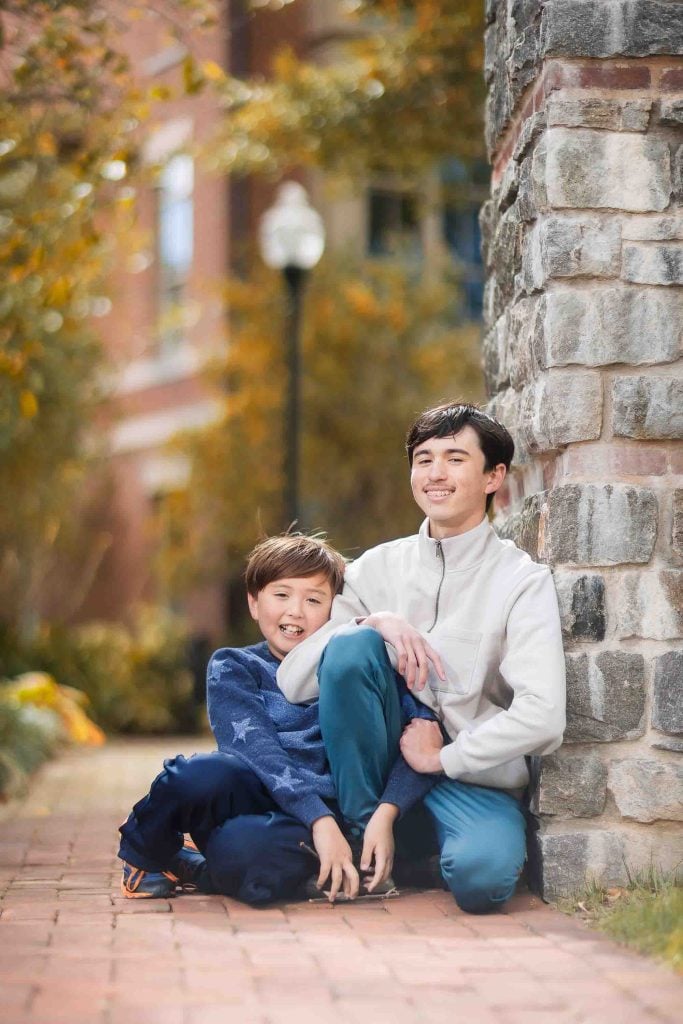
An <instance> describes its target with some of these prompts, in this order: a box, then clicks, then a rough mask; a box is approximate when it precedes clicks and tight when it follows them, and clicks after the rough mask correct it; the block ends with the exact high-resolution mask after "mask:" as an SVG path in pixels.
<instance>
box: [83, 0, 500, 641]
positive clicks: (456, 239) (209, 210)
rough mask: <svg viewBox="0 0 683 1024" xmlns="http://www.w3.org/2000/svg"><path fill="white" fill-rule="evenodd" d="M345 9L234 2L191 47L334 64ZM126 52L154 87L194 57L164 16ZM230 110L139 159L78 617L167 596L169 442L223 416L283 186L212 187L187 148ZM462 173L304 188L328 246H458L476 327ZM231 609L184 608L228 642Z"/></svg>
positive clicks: (173, 111) (154, 144)
mask: <svg viewBox="0 0 683 1024" xmlns="http://www.w3.org/2000/svg"><path fill="white" fill-rule="evenodd" d="M341 6H342V5H341V4H340V3H339V0H308V2H304V3H296V4H292V5H291V6H290V5H283V8H282V10H280V11H279V12H277V14H274V13H273V12H272V11H268V12H263V13H259V12H258V11H256V12H255V13H254V11H253V9H252V5H250V4H249V3H248V2H247V0H232V2H230V3H227V4H225V5H222V9H223V11H222V18H221V21H220V24H219V25H218V27H217V29H216V30H215V31H213V32H212V33H211V34H210V35H209V36H201V35H198V36H197V39H196V51H197V54H198V56H199V57H200V59H204V60H211V61H214V62H216V63H217V64H219V65H221V66H222V67H224V68H226V69H228V70H229V71H230V72H231V73H232V74H234V75H238V76H240V77H247V76H250V75H252V74H258V73H260V74H267V73H268V68H269V66H270V62H271V59H272V56H273V54H274V53H275V51H276V50H277V49H278V48H279V47H281V46H282V45H283V44H288V45H289V46H291V47H293V48H294V50H295V51H296V52H298V53H299V54H306V55H308V56H309V57H310V56H312V57H315V58H316V59H319V60H321V61H323V62H324V61H325V60H327V59H329V57H330V55H331V54H333V53H334V50H335V47H337V46H338V45H339V42H340V40H341V39H343V37H344V34H345V33H346V32H348V31H349V28H348V23H346V22H344V20H343V19H342V18H341V17H340V9H341ZM125 47H126V50H127V52H128V53H129V55H130V57H131V60H132V63H133V65H134V68H135V70H136V73H137V74H138V75H140V76H142V77H143V78H145V79H147V80H148V81H151V82H153V83H154V84H155V85H158V86H166V85H168V86H173V85H174V83H177V82H178V80H179V77H180V76H181V74H182V66H183V60H184V58H185V56H186V52H185V50H184V48H183V47H181V46H179V45H178V44H177V43H176V42H174V41H173V40H172V39H171V38H170V37H169V36H167V34H166V32H165V28H164V22H163V19H162V18H156V19H155V18H152V17H149V18H145V19H143V20H141V21H138V22H135V23H134V24H133V25H132V26H131V28H130V30H129V31H127V33H126V35H125ZM219 116H220V115H219V111H218V108H217V106H216V103H215V101H214V100H213V99H212V97H211V96H210V95H209V94H208V92H204V93H201V94H200V95H198V96H192V97H189V98H184V99H178V100H173V101H171V102H167V103H163V104H160V105H159V109H158V115H157V118H156V120H155V123H154V125H153V127H152V129H151V131H148V133H147V135H146V138H145V139H144V143H143V147H142V153H143V159H144V160H145V161H146V162H147V163H149V164H150V166H152V165H154V166H156V165H160V166H161V167H162V170H161V172H160V173H159V174H158V176H157V178H156V181H155V184H154V185H153V186H150V187H149V188H147V189H143V190H142V192H141V193H140V194H139V196H138V201H139V232H140V236H141V238H142V246H141V249H140V251H136V252H135V253H134V254H132V255H131V256H130V257H129V258H128V259H127V260H126V255H125V254H123V258H122V262H121V265H120V266H119V267H118V268H117V272H116V274H115V277H114V279H113V280H112V281H111V296H112V308H111V311H110V312H109V314H108V315H107V316H106V317H104V318H103V319H102V320H101V321H100V323H101V325H102V331H103V335H104V338H105V342H106V345H107V347H108V350H109V352H110V355H111V357H112V360H113V363H114V366H115V384H114V389H113V394H112V398H111V402H110V406H109V414H110V418H111V428H110V459H109V466H110V471H111V481H110V486H109V489H108V490H107V492H106V497H105V498H104V500H103V502H102V503H101V505H100V507H99V509H98V512H97V515H98V516H99V517H100V520H101V525H103V526H104V528H105V530H106V532H107V534H108V536H109V539H110V543H109V544H108V546H107V548H106V551H105V553H104V555H103V557H102V560H101V562H100V564H99V566H98V567H97V571H96V572H95V573H94V578H93V582H92V586H91V589H90V591H89V594H88V597H87V599H86V600H85V602H84V603H83V605H82V607H81V611H80V617H81V618H88V619H90V618H107V619H118V618H122V617H125V614H126V612H127V610H128V609H129V608H130V607H131V606H132V605H134V604H135V603H136V602H138V601H141V600H161V601H162V602H163V601H167V600H168V596H167V595H164V594H160V593H159V591H158V585H157V583H156V582H155V572H154V557H153V556H154V552H155V550H157V549H158V547H159V545H160V544H163V543H164V537H163V532H164V529H165V526H164V523H165V517H164V507H165V504H166V503H167V501H168V500H169V497H170V496H172V495H173V494H174V493H175V492H176V491H178V490H179V489H182V487H183V486H184V485H185V482H186V480H187V476H188V466H187V464H186V462H185V461H184V459H183V458H181V457H180V456H177V455H174V454H173V453H172V452H171V451H169V442H170V441H171V439H172V438H173V436H174V435H175V434H176V433H177V432H179V431H183V430H186V429H188V428H189V429H192V428H198V427H201V426H202V425H204V424H206V423H207V422H208V421H210V420H211V418H212V417H213V416H214V415H215V414H216V403H215V399H213V398H212V397H211V395H210V394H209V392H208V390H207V388H206V387H205V385H204V383H203V378H202V373H203V367H204V365H205V363H206V360H207V358H208V357H209V356H210V354H211V353H212V352H213V351H215V350H216V347H217V346H221V345H225V344H227V343H229V339H228V337H227V334H228V326H227V321H226V310H225V309H224V306H223V301H222V297H221V280H222V279H223V278H224V276H225V274H226V273H228V272H229V271H230V270H233V269H235V268H236V267H238V266H239V262H240V258H241V256H242V255H243V253H244V252H245V251H246V250H247V249H248V248H249V247H251V246H253V240H254V236H255V229H256V226H257V224H258V221H259V218H260V216H261V214H262V213H263V211H264V210H265V208H266V207H267V206H268V205H269V203H270V202H271V200H272V196H273V190H274V187H273V185H264V184H263V183H260V182H257V181H254V180H233V181H226V180H221V179H220V178H217V177H211V176H209V175H207V174H206V173H204V172H203V171H202V169H201V168H200V167H199V166H196V165H195V162H194V161H193V158H192V156H191V155H189V152H190V150H191V147H192V146H193V145H194V144H195V143H197V142H201V141H203V140H204V139H206V138H207V137H208V136H209V135H210V133H211V130H212V128H213V126H214V125H215V124H216V121H217V118H218V117H219ZM463 175H464V172H463V169H462V167H461V166H460V165H458V164H457V163H453V164H452V165H449V166H447V167H444V168H442V169H441V170H437V171H436V172H435V174H434V175H433V177H432V179H431V180H428V181H426V182H425V183H424V187H423V188H421V189H420V190H419V193H418V190H416V189H414V188H407V187H406V186H405V184H404V183H401V182H399V181H396V180H393V179H392V176H391V175H387V176H385V177H384V178H383V179H382V180H375V181H369V182H368V183H367V186H366V187H365V188H361V189H358V188H356V189H355V190H354V192H353V194H352V195H348V196H340V195H339V194H338V193H335V195H334V197H333V198H331V197H330V195H329V194H328V189H327V188H326V182H325V179H324V177H323V176H322V175H319V174H316V175H311V176H309V177H308V180H307V181H306V184H307V186H308V188H309V190H310V192H311V195H312V200H313V203H314V205H315V206H316V207H317V208H318V209H319V210H320V212H321V214H322V215H323V218H324V220H325V224H326V231H327V240H328V241H327V244H328V246H332V247H334V246H337V247H345V248H350V249H353V250H354V251H355V252H356V253H357V254H358V255H372V256H375V257H377V258H378V259H381V258H383V257H385V256H389V255H390V254H391V253H392V252H395V251H396V250H397V248H398V247H400V249H401V251H402V252H404V253H408V254H409V256H410V257H414V258H415V259H416V260H420V261H422V260H429V259H430V258H431V255H433V254H434V253H435V252H436V251H437V250H440V251H443V249H444V247H446V248H448V249H450V251H451V253H452V255H453V257H454V259H455V261H456V263H457V265H458V267H459V270H460V273H461V275H462V280H463V285H464V292H465V310H466V315H467V316H469V317H471V318H473V319H477V318H478V317H479V315H480V312H481V296H482V289H483V282H482V268H481V262H480V258H479V234H478V230H479V229H478V222H477V210H478V207H479V204H480V199H481V197H480V194H479V193H478V192H477V191H476V189H475V191H474V192H473V193H472V195H471V197H470V198H469V199H466V201H465V202H464V203H462V202H461V203H459V204H453V203H446V204H444V202H443V199H442V196H443V188H442V186H443V183H444V182H446V183H452V182H454V181H459V180H460V179H462V178H463ZM235 599H236V594H235ZM228 603H229V595H228V593H227V592H226V591H224V590H223V589H222V588H218V587H212V588H205V589H202V590H197V591H196V592H195V593H194V594H193V595H191V596H190V597H189V598H188V600H187V603H186V604H185V605H184V607H183V609H182V610H183V611H184V612H185V613H186V614H187V615H188V617H189V619H190V622H191V624H192V627H193V629H194V630H195V631H196V632H197V633H204V634H208V635H209V636H210V637H211V638H212V639H215V640H217V639H220V638H221V637H223V636H224V634H225V623H226V618H227V613H228V608H227V605H228Z"/></svg>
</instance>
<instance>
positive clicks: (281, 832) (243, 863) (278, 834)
mask: <svg viewBox="0 0 683 1024" xmlns="http://www.w3.org/2000/svg"><path fill="white" fill-rule="evenodd" d="M302 840H303V841H305V840H308V841H309V842H310V837H309V834H308V831H307V829H305V828H304V826H303V825H301V824H300V823H299V822H297V821H295V820H294V819H292V820H291V821H287V822H284V821H283V816H282V815H279V814H266V815H245V816H242V817H238V818H233V819H232V820H230V821H227V822H225V824H224V825H222V826H221V827H219V828H216V829H214V831H213V832H212V833H211V836H210V838H209V841H208V843H207V847H206V863H207V867H208V871H209V877H210V879H211V883H212V886H213V888H214V889H215V890H216V892H221V893H223V894H224V895H226V896H232V897H234V898H235V899H238V900H241V901H242V902H243V903H248V904H250V905H251V906H255V907H256V906H263V905H264V904H266V903H272V902H273V901H274V900H279V899H283V898H285V897H287V896H291V895H292V894H293V893H294V892H295V891H296V889H297V887H298V886H299V885H300V883H301V882H302V881H303V880H305V878H307V877H308V875H309V874H310V873H311V870H312V869H311V862H310V858H308V857H306V856H305V854H303V853H302V851H301V848H300V843H301V842H302Z"/></svg>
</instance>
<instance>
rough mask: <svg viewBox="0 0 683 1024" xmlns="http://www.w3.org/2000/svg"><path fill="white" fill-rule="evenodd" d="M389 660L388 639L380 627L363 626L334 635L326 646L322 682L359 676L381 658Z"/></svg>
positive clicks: (322, 663) (320, 678)
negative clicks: (379, 631)
mask: <svg viewBox="0 0 683 1024" xmlns="http://www.w3.org/2000/svg"><path fill="white" fill-rule="evenodd" d="M378 660H379V661H386V660H387V652H386V647H385V646H384V640H383V639H382V637H381V635H380V634H379V633H378V632H377V630H376V629H371V628H370V627H369V626H359V627H358V628H357V629H354V630H353V631H351V632H349V633H343V634H342V635H341V636H334V637H332V639H331V640H330V642H329V643H328V645H327V647H326V648H325V653H324V656H323V659H322V662H321V665H320V669H319V673H318V676H319V680H320V685H321V686H323V685H324V683H325V682H329V681H330V680H334V679H339V678H345V681H346V680H347V679H348V678H352V677H356V676H358V675H359V674H361V673H363V672H364V671H365V670H366V669H367V668H368V667H371V666H373V665H375V664H377V661H378Z"/></svg>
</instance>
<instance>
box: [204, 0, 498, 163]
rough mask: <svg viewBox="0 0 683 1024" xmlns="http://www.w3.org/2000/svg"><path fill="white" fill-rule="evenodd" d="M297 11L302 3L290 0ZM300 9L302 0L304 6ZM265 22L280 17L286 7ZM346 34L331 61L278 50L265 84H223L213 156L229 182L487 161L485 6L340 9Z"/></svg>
mask: <svg viewBox="0 0 683 1024" xmlns="http://www.w3.org/2000/svg"><path fill="white" fill-rule="evenodd" d="M295 2H297V0H295ZM298 2H305V0H298ZM252 6H253V7H257V8H261V9H265V10H263V11H262V13H261V14H260V17H262V18H263V17H272V18H276V17H278V14H277V13H276V12H275V9H276V8H277V7H282V4H281V3H278V4H273V5H272V7H273V13H271V14H267V10H268V8H269V6H271V5H269V4H268V2H257V3H253V4H252ZM338 6H339V10H340V12H341V13H342V14H344V13H345V14H346V23H347V26H348V29H349V31H348V33H347V34H346V35H345V36H344V35H342V36H341V37H340V38H339V39H337V40H336V41H335V50H334V55H333V56H331V57H330V56H329V54H326V57H325V60H324V61H322V62H318V61H316V60H315V59H314V58H311V57H306V58H303V59H302V58H298V57H297V56H295V54H294V53H293V51H292V50H291V49H287V48H283V49H282V50H280V51H279V52H278V53H277V54H276V55H275V58H274V61H273V66H272V71H271V74H270V75H269V77H268V78H267V79H261V78H251V79H246V80H244V79H238V78H233V77H230V76H229V75H228V76H225V78H224V79H223V80H222V81H219V82H217V83H215V84H216V86H217V88H218V89H219V91H220V93H221V95H222V99H223V105H224V118H223V121H222V125H221V127H220V129H219V131H218V134H217V137H216V141H215V146H214V147H213V149H212V154H211V159H212V162H213V164H214V166H215V167H216V168H218V169H222V170H226V171H230V172H231V173H260V174H262V173H270V174H282V173H283V172H286V171H288V170H290V169H292V168H297V167H298V168H301V167H321V168H323V169H324V170H325V171H327V172H336V173H340V174H344V175H346V176H347V177H349V176H351V177H356V178H357V177H358V175H362V174H367V173H372V172H375V171H386V170H387V169H389V170H392V171H394V172H396V173H399V174H404V175H406V174H407V175H415V174H416V173H422V172H424V171H425V170H427V169H430V168H431V167H433V166H434V164H436V163H437V162H438V161H440V160H444V159H449V158H452V157H453V156H457V157H459V158H461V159H464V160H473V159H481V158H482V157H483V152H484V148H483V129H482V124H483V102H484V82H483V75H482V62H483V40H484V20H483V19H484V4H483V2H482V0H357V2H354V3H349V4H344V3H340V4H339V5H338Z"/></svg>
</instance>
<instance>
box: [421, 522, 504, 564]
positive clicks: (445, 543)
mask: <svg viewBox="0 0 683 1024" xmlns="http://www.w3.org/2000/svg"><path fill="white" fill-rule="evenodd" d="M495 536H496V535H495V533H494V531H493V527H492V526H491V524H490V523H489V521H488V519H487V518H486V516H484V518H483V519H482V521H481V522H480V523H479V525H478V526H475V527H474V529H473V530H468V531H467V533H460V534H458V535H457V536H456V537H445V538H444V539H443V540H442V541H437V540H434V538H433V537H430V536H429V519H425V521H424V522H423V524H422V526H421V527H420V532H419V534H418V548H419V551H420V560H421V562H422V563H423V564H424V565H425V566H426V567H427V568H428V569H431V570H432V572H443V570H444V567H445V570H446V572H464V571H465V570H467V569H471V568H473V566H475V565H478V564H479V563H480V562H482V561H483V560H484V558H486V555H487V553H488V550H489V549H490V545H491V543H492V541H493V540H494V538H495ZM439 545H440V546H441V554H440V553H439Z"/></svg>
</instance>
